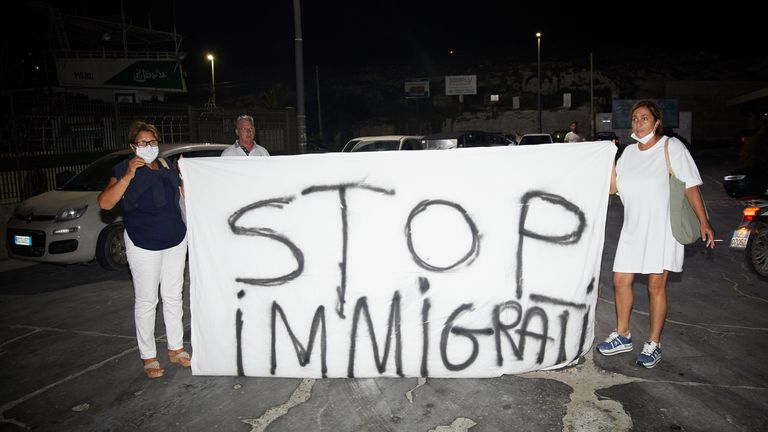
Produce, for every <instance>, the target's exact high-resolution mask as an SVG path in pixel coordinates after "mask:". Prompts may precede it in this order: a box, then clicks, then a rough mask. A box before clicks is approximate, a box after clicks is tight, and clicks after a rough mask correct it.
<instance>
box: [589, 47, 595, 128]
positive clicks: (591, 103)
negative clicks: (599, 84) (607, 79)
mask: <svg viewBox="0 0 768 432" xmlns="http://www.w3.org/2000/svg"><path fill="white" fill-rule="evenodd" d="M593 73H594V69H593V67H592V53H591V52H590V53H589V125H590V127H591V128H592V136H595V80H594V78H593V75H592V74H593Z"/></svg>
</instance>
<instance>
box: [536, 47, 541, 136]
mask: <svg viewBox="0 0 768 432" xmlns="http://www.w3.org/2000/svg"><path fill="white" fill-rule="evenodd" d="M536 58H537V65H538V67H537V69H538V76H539V79H538V80H537V81H538V83H539V91H538V97H537V101H538V103H537V104H536V106H537V107H538V110H539V133H541V33H536Z"/></svg>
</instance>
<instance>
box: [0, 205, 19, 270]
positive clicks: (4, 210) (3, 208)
mask: <svg viewBox="0 0 768 432" xmlns="http://www.w3.org/2000/svg"><path fill="white" fill-rule="evenodd" d="M16 205H17V204H2V205H0V232H2V235H0V237H1V238H2V240H3V241H2V244H0V260H4V259H6V258H8V251H7V250H6V249H5V243H6V241H7V240H6V238H5V227H6V225H7V224H8V219H9V218H10V217H11V215H12V214H13V209H14V208H15V207H16Z"/></svg>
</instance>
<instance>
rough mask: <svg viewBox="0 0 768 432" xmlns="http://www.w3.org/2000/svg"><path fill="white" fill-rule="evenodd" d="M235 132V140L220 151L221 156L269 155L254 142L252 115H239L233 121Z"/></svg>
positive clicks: (254, 132) (254, 128) (254, 129)
mask: <svg viewBox="0 0 768 432" xmlns="http://www.w3.org/2000/svg"><path fill="white" fill-rule="evenodd" d="M235 134H236V135H237V140H236V141H235V143H234V144H232V145H231V146H229V147H227V148H225V149H224V151H223V152H221V155H222V156H269V152H268V151H267V149H265V148H264V147H262V146H260V145H258V144H256V141H254V137H255V136H256V127H255V126H254V122H253V117H251V116H249V115H241V116H240V117H238V118H237V121H236V122H235Z"/></svg>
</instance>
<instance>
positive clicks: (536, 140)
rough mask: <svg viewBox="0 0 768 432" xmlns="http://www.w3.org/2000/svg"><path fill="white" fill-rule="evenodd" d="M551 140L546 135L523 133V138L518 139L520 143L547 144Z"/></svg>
mask: <svg viewBox="0 0 768 432" xmlns="http://www.w3.org/2000/svg"><path fill="white" fill-rule="evenodd" d="M551 142H552V139H551V138H550V137H549V136H547V135H525V136H523V139H522V140H520V145H526V144H549V143H551Z"/></svg>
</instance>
